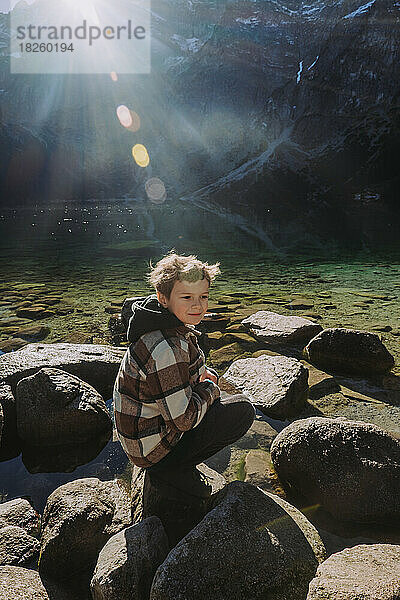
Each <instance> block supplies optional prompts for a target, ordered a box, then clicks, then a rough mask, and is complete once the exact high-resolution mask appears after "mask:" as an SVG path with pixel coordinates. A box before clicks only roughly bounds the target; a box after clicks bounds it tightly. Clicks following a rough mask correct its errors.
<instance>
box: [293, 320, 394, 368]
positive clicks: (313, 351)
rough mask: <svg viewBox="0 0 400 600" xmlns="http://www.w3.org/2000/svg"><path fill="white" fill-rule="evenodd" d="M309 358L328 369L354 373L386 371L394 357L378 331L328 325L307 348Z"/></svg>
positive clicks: (320, 366) (391, 364) (305, 351)
mask: <svg viewBox="0 0 400 600" xmlns="http://www.w3.org/2000/svg"><path fill="white" fill-rule="evenodd" d="M304 353H305V355H306V357H307V359H308V360H309V361H310V362H311V363H313V364H314V365H316V366H317V367H318V368H320V369H323V370H325V371H328V372H329V371H333V372H341V373H348V374H351V375H365V376H367V377H368V376H370V375H382V374H384V373H387V372H388V371H390V369H391V368H392V367H393V366H394V358H393V356H392V355H391V354H390V352H389V351H388V350H387V348H386V347H385V346H384V344H383V343H382V342H381V340H380V338H379V336H378V335H376V334H375V333H370V332H369V331H359V330H356V329H344V328H340V327H338V328H330V329H324V330H323V331H321V333H319V334H318V335H317V336H315V337H314V338H313V339H312V340H311V341H310V342H309V344H308V345H307V346H306V348H305V349H304Z"/></svg>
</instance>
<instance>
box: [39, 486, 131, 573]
mask: <svg viewBox="0 0 400 600" xmlns="http://www.w3.org/2000/svg"><path fill="white" fill-rule="evenodd" d="M130 524H131V509H130V499H129V496H128V493H127V491H126V489H125V488H124V487H123V486H122V484H120V483H119V482H118V481H116V480H114V481H100V480H99V479H97V478H88V479H77V480H75V481H71V482H70V483H66V484H65V485H62V486H60V487H59V488H57V489H56V490H55V491H54V492H53V493H52V494H51V495H50V496H49V498H48V500H47V504H46V507H45V510H44V514H43V524H42V535H41V556H40V562H39V571H40V573H41V574H43V575H45V576H48V577H50V578H54V579H55V580H65V579H67V578H71V577H72V578H73V577H74V576H75V575H77V576H78V575H82V576H83V577H85V576H87V577H90V576H91V574H92V572H93V568H94V566H95V564H96V560H97V557H98V554H99V552H100V550H101V549H102V547H103V546H104V544H105V543H106V542H107V541H108V540H109V539H110V537H111V536H112V535H114V534H115V533H118V531H121V529H124V528H125V527H127V526H129V525H130Z"/></svg>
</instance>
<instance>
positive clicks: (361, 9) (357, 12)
mask: <svg viewBox="0 0 400 600" xmlns="http://www.w3.org/2000/svg"><path fill="white" fill-rule="evenodd" d="M373 4H375V0H370V2H367V4H363V5H362V6H359V7H358V8H357V9H356V10H353V12H352V13H350V14H348V15H346V16H345V17H343V19H353V18H354V17H358V16H359V15H363V14H364V13H366V12H368V9H369V8H371V6H372V5H373Z"/></svg>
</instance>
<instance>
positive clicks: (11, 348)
mask: <svg viewBox="0 0 400 600" xmlns="http://www.w3.org/2000/svg"><path fill="white" fill-rule="evenodd" d="M27 344H28V342H27V341H26V340H22V339H21V338H17V337H13V338H10V339H8V340H4V341H3V342H0V351H1V352H15V351H16V350H20V348H23V347H24V346H26V345H27Z"/></svg>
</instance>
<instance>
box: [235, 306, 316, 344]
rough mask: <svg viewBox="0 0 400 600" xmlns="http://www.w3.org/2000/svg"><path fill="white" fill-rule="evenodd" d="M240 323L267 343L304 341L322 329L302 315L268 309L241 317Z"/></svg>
mask: <svg viewBox="0 0 400 600" xmlns="http://www.w3.org/2000/svg"><path fill="white" fill-rule="evenodd" d="M242 325H244V326H245V327H246V329H248V330H250V331H251V333H252V334H253V335H254V336H255V337H256V338H257V339H259V340H262V341H263V342H268V343H269V344H289V343H300V342H302V343H305V342H308V341H309V340H310V339H311V338H312V337H314V336H315V335H316V334H317V333H319V332H320V331H322V327H321V325H318V323H313V322H312V321H309V320H308V319H304V318H303V317H292V316H285V315H280V314H278V313H274V312H270V311H268V310H259V311H258V312H256V313H254V314H252V315H250V316H249V317H247V318H246V319H243V321H242Z"/></svg>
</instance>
